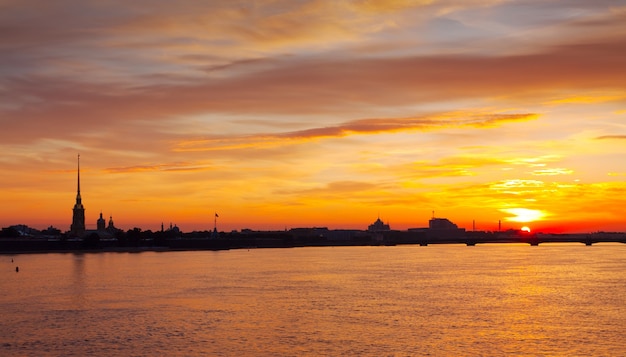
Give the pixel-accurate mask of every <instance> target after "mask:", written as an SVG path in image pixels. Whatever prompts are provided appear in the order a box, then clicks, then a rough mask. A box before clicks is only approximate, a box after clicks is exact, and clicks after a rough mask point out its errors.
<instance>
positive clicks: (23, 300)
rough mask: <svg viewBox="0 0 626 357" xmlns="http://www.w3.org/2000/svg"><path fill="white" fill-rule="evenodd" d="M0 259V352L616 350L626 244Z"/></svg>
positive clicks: (622, 351)
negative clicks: (17, 267) (16, 267)
mask: <svg viewBox="0 0 626 357" xmlns="http://www.w3.org/2000/svg"><path fill="white" fill-rule="evenodd" d="M11 259H13V260H14V262H11ZM0 260H1V262H0V269H1V270H0V271H1V272H0V312H1V315H0V355H1V356H207V355H212V356H213V355H214V356H242V355H246V356H302V355H310V356H340V355H341V356H343V355H367V356H511V355H515V356H624V355H626V337H625V336H626V335H625V327H626V245H624V244H597V245H594V246H591V247H587V246H584V245H581V244H545V245H540V246H538V247H530V246H528V245H515V244H508V245H507V244H501V245H500V244H491V245H478V246H475V247H466V246H461V245H431V246H428V247H420V246H395V247H323V248H315V247H311V248H292V249H250V250H246V249H242V250H230V251H217V252H213V251H192V252H143V253H92V254H70V253H66V254H56V253H55V254H24V255H0ZM15 266H19V268H20V269H19V272H15Z"/></svg>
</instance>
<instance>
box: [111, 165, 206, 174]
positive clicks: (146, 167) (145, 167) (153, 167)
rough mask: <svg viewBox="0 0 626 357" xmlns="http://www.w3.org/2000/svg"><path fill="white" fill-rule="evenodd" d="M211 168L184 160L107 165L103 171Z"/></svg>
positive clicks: (197, 169) (203, 169) (129, 171)
mask: <svg viewBox="0 0 626 357" xmlns="http://www.w3.org/2000/svg"><path fill="white" fill-rule="evenodd" d="M212 169H213V168H212V167H211V166H207V165H205V164H193V163H186V162H177V163H168V164H154V165H135V166H126V167H109V168H105V169H104V171H105V172H107V173H116V174H119V173H134V172H151V171H209V170H212Z"/></svg>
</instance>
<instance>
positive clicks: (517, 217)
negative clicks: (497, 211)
mask: <svg viewBox="0 0 626 357" xmlns="http://www.w3.org/2000/svg"><path fill="white" fill-rule="evenodd" d="M501 211H502V212H506V213H508V214H510V215H513V217H506V218H505V219H506V220H507V221H510V222H521V223H527V222H535V221H539V220H541V219H543V217H545V216H546V213H545V212H544V211H541V210H536V209H528V208H505V209H501ZM525 228H527V227H525Z"/></svg>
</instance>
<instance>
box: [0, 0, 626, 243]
mask: <svg viewBox="0 0 626 357" xmlns="http://www.w3.org/2000/svg"><path fill="white" fill-rule="evenodd" d="M0 53H1V55H0V125H1V127H0V152H1V154H0V190H1V191H0V193H1V197H2V201H1V202H2V204H0V226H2V227H6V226H9V225H13V224H26V225H29V226H31V227H35V228H39V229H43V228H46V227H48V226H50V225H52V226H54V227H56V228H59V229H61V230H62V231H67V230H69V227H70V224H71V223H72V207H73V205H74V203H75V197H76V170H77V155H78V154H80V167H81V172H80V173H81V196H82V200H83V204H84V205H85V216H86V225H87V229H95V226H96V220H97V219H98V217H99V214H100V213H102V214H103V215H104V216H105V218H109V217H110V216H112V217H113V220H114V222H115V225H116V226H117V227H119V228H122V229H124V230H128V229H131V228H133V227H139V228H142V229H144V230H145V229H151V230H156V229H160V227H161V223H164V224H165V225H166V226H169V224H170V223H172V224H175V225H177V226H178V227H180V229H181V230H183V231H193V230H205V229H206V230H211V229H213V226H214V224H215V221H217V228H218V230H221V231H230V230H239V229H243V228H250V229H259V230H283V229H289V228H295V227H314V226H315V227H328V228H331V229H338V228H347V229H366V228H367V226H368V225H369V224H371V223H372V222H374V221H375V220H376V219H377V218H378V217H380V218H381V219H382V220H383V221H384V222H386V223H387V222H388V223H389V224H390V225H391V228H392V229H407V228H418V227H426V226H428V220H429V219H430V218H431V217H432V216H433V215H435V216H436V217H445V218H448V219H450V220H451V221H453V222H454V223H456V224H458V225H459V227H462V228H466V229H473V228H474V227H475V228H476V229H477V230H497V229H498V222H501V224H502V228H503V229H509V228H513V229H519V228H521V227H522V226H528V227H530V228H531V229H532V230H533V231H534V232H538V231H542V232H555V233H561V232H591V231H626V213H625V212H626V184H625V181H626V160H625V159H626V4H625V3H624V2H623V1H606V0H597V1H586V0H571V1H557V0H520V1H499V0H466V1H446V0H443V1H438V0H432V1H427V0H421V1H409V0H389V1H375V0H352V1H350V0H346V1H331V0H311V1H306V0H259V1H233V0H224V1H222V0H214V1H197V0H180V1H169V0H168V1H165V0H150V1H147V0H135V1H131V2H129V1H115V0H112V1H106V2H105V1H95V0H57V1H33V0H0ZM216 213H217V215H218V216H219V217H215V215H216Z"/></svg>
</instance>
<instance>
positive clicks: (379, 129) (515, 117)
mask: <svg viewBox="0 0 626 357" xmlns="http://www.w3.org/2000/svg"><path fill="white" fill-rule="evenodd" d="M536 118H538V115H537V114H486V115H466V116H462V115H461V114H458V113H457V114H453V115H441V116H433V117H419V118H388V119H362V120H354V121H350V122H346V123H344V124H341V125H336V126H330V127H320V128H311V129H305V130H298V131H291V132H285V133H278V134H259V135H246V136H242V137H218V138H208V139H195V140H189V141H184V142H180V143H179V144H178V145H177V147H176V148H175V150H176V151H210V150H228V149H241V148H252V147H259V148H262V147H271V146H282V145H290V144H293V143H299V142H300V141H302V140H317V139H323V138H333V137H344V136H347V135H359V134H361V135H366V134H377V133H393V132H398V131H415V130H422V131H426V130H436V129H441V128H447V127H488V126H495V125H498V124H500V125H501V124H504V123H507V122H512V121H528V120H534V119H536Z"/></svg>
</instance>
